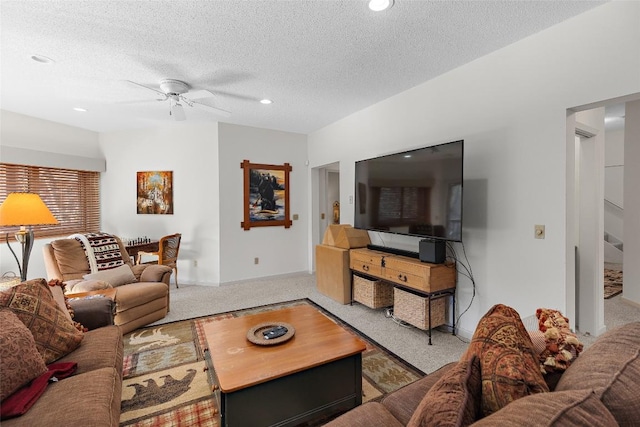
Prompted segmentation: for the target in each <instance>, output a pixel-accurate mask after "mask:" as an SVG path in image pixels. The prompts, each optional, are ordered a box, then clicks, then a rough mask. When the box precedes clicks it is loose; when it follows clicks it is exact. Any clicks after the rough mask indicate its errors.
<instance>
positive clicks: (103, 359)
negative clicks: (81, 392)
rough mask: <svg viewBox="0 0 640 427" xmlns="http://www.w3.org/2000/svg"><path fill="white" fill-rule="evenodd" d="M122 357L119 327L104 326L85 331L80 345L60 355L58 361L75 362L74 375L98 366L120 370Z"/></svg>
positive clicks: (92, 369)
mask: <svg viewBox="0 0 640 427" xmlns="http://www.w3.org/2000/svg"><path fill="white" fill-rule="evenodd" d="M122 357H123V343H122V333H121V332H120V328H119V327H117V326H105V327H102V328H98V329H95V330H91V331H89V332H85V334H84V339H83V340H82V343H81V344H80V347H78V348H77V349H76V350H75V351H74V352H73V353H70V354H68V355H66V356H64V357H62V358H61V359H60V360H58V362H70V361H73V362H77V363H78V370H77V372H76V375H79V374H83V373H85V372H89V371H94V370H96V369H100V368H115V369H116V370H118V372H120V371H121V370H122Z"/></svg>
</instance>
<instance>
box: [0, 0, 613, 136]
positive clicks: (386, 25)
mask: <svg viewBox="0 0 640 427" xmlns="http://www.w3.org/2000/svg"><path fill="white" fill-rule="evenodd" d="M601 3H603V2H602V1H595V2H592V1H553V2H552V1H525V0H522V1H515V0H514V1H407V0H396V3H395V5H394V6H393V7H392V8H391V9H390V10H388V11H386V12H382V13H374V12H371V11H370V10H369V9H368V8H367V2H366V1H365V0H350V1H329V0H318V1H303V0H295V1H294V0H291V1H283V0H281V1H273V0H272V1H239V0H235V1H97V0H92V1H89V0H86V1H60V0H52V1H26V0H20V1H6V0H2V1H1V3H0V7H1V9H0V15H1V30H0V31H1V49H2V50H1V71H2V75H1V81H0V107H1V108H2V109H4V110H8V111H13V112H17V113H21V114H26V115H30V116H34V117H39V118H43V119H47V120H51V121H55V122H60V123H65V124H68V125H71V126H77V127H80V128H85V129H89V130H93V131H98V132H104V131H114V130H125V129H134V128H142V127H151V126H157V125H159V124H162V123H167V122H171V121H172V120H173V119H172V118H171V117H170V116H169V105H168V104H169V103H168V102H158V101H156V100H155V99H156V98H157V96H156V94H155V93H153V92H151V91H148V90H146V89H144V88H141V87H138V86H135V85H132V84H130V83H128V82H127V80H131V81H135V82H138V83H141V84H144V85H148V86H154V87H158V84H159V81H160V80H162V79H165V78H172V79H180V80H184V81H186V82H187V83H189V84H190V85H192V87H193V88H194V89H207V90H210V91H212V92H213V93H215V94H216V97H215V98H213V99H207V100H205V101H204V102H206V103H210V104H211V105H212V106H215V107H219V108H222V109H224V110H228V111H231V112H232V115H231V117H228V118H224V117H220V116H216V115H214V114H212V113H210V112H208V111H204V110H202V109H198V108H195V107H194V108H190V107H185V112H186V115H187V120H188V121H190V122H202V121H218V120H219V121H223V122H228V123H236V124H242V125H248V126H256V127H261V128H268V129H279V130H284V131H291V132H301V133H309V132H312V131H315V130H317V129H320V128H322V127H324V126H326V125H328V124H330V123H332V122H335V121H336V120H339V119H341V118H343V117H345V116H347V115H349V114H351V113H353V112H355V111H358V110H360V109H362V108H365V107H367V106H369V105H371V104H374V103H376V102H379V101H381V100H383V99H386V98H388V97H390V96H392V95H395V94H397V93H400V92H402V91H404V90H407V89H409V88H412V87H414V86H416V85H418V84H420V83H422V82H425V81H427V80H429V79H432V78H434V77H436V76H438V75H440V74H442V73H445V72H447V71H449V70H451V69H453V68H456V67H458V66H460V65H463V64H465V63H468V62H470V61H472V60H474V59H476V58H478V57H481V56H483V55H486V54H488V53H490V52H492V51H495V50H497V49H499V48H501V47H504V46H506V45H509V44H511V43H514V42H516V41H517V40H520V39H522V38H524V37H527V36H529V35H531V34H534V33H537V32H539V31H541V30H543V29H545V28H547V27H549V26H552V25H554V24H556V23H558V22H561V21H563V20H566V19H568V18H570V17H572V16H575V15H577V14H580V13H582V12H584V11H586V10H588V9H591V8H593V7H595V6H598V5H599V4H601ZM34 54H38V55H44V56H47V57H50V58H52V59H54V60H55V63H53V64H46V65H45V64H40V63H37V62H35V61H33V60H32V59H31V55H34ZM264 97H267V98H271V99H272V100H273V101H274V103H273V104H272V105H267V106H265V105H262V104H260V103H259V102H258V100H260V99H261V98H264ZM73 107H84V108H86V109H88V112H86V113H78V112H76V111H73V110H72V108H73Z"/></svg>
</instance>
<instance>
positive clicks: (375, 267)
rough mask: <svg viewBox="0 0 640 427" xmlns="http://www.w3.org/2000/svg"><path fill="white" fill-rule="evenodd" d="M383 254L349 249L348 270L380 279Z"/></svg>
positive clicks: (367, 250)
mask: <svg viewBox="0 0 640 427" xmlns="http://www.w3.org/2000/svg"><path fill="white" fill-rule="evenodd" d="M385 255H387V254H385V253H383V252H377V251H371V250H369V249H351V250H350V251H349V268H351V270H353V271H358V272H360V273H364V274H367V275H369V276H374V277H377V278H382V276H383V273H382V264H383V262H382V260H383V259H384V258H385Z"/></svg>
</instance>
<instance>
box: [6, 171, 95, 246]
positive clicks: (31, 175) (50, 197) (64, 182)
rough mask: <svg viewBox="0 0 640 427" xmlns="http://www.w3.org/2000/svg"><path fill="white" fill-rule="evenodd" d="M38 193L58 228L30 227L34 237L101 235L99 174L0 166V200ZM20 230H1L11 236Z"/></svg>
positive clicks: (52, 226) (55, 226) (13, 228)
mask: <svg viewBox="0 0 640 427" xmlns="http://www.w3.org/2000/svg"><path fill="white" fill-rule="evenodd" d="M16 192H23V193H24V192H26V193H37V194H38V195H40V198H42V201H44V203H45V204H46V205H47V207H48V208H49V210H50V211H51V213H52V214H53V216H54V217H56V219H57V220H58V223H59V224H58V225H39V226H33V231H34V234H35V236H36V237H58V236H68V235H70V234H73V233H84V232H98V231H100V173H99V172H92V171H80V170H72V169H57V168H45V167H38V166H25V165H14V164H7V163H0V200H2V201H4V199H6V197H7V195H8V194H9V193H16ZM19 228H20V227H0V231H1V232H2V233H10V236H11V235H12V234H13V233H15V232H16V231H18V229H19Z"/></svg>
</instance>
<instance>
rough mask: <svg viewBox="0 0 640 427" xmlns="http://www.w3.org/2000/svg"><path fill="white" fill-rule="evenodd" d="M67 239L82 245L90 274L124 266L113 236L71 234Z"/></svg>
mask: <svg viewBox="0 0 640 427" xmlns="http://www.w3.org/2000/svg"><path fill="white" fill-rule="evenodd" d="M69 238H73V239H76V240H78V241H79V242H80V244H81V245H82V248H83V249H84V252H85V254H86V255H87V260H88V261H89V266H91V273H96V272H98V271H102V270H110V269H112V268H116V267H119V266H121V265H124V260H123V259H122V253H121V252H120V246H119V245H118V241H117V240H116V238H115V236H113V235H112V234H107V233H85V234H72V235H71V236H69Z"/></svg>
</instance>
